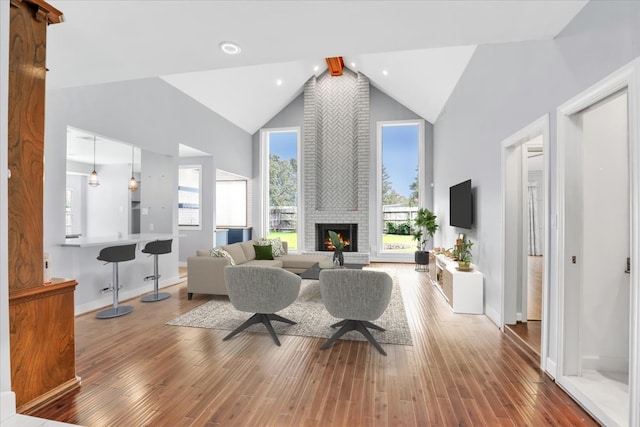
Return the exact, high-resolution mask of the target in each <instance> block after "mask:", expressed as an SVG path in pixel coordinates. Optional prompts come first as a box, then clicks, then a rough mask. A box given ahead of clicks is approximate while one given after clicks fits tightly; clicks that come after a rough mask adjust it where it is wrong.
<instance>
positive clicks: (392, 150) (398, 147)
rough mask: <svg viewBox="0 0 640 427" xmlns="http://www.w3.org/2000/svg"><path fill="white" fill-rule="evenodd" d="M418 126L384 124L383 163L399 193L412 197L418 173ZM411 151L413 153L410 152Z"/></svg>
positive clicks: (394, 187) (392, 184)
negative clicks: (412, 185) (410, 187)
mask: <svg viewBox="0 0 640 427" xmlns="http://www.w3.org/2000/svg"><path fill="white" fill-rule="evenodd" d="M418 128H419V127H418V126H417V125H415V124H411V125H394V126H382V164H383V165H384V168H385V169H386V171H387V173H388V174H389V181H390V182H391V186H392V187H393V189H394V190H396V191H397V192H398V193H399V194H401V195H403V196H405V197H410V196H411V190H410V189H409V186H410V185H411V184H413V182H414V181H415V179H416V175H417V173H418V169H417V168H418ZM408 153H411V154H408Z"/></svg>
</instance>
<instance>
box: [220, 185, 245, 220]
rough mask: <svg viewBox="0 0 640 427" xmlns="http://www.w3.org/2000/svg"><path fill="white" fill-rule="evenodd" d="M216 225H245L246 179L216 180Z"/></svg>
mask: <svg viewBox="0 0 640 427" xmlns="http://www.w3.org/2000/svg"><path fill="white" fill-rule="evenodd" d="M216 226H218V227H246V226H247V181H245V180H238V181H216Z"/></svg>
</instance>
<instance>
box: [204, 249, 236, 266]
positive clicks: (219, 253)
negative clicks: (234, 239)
mask: <svg viewBox="0 0 640 427" xmlns="http://www.w3.org/2000/svg"><path fill="white" fill-rule="evenodd" d="M209 255H211V256H212V257H215V258H227V259H228V260H229V264H231V265H236V262H235V261H234V260H233V257H232V256H231V254H229V252H227V251H225V250H224V249H218V248H213V249H211V250H210V251H209Z"/></svg>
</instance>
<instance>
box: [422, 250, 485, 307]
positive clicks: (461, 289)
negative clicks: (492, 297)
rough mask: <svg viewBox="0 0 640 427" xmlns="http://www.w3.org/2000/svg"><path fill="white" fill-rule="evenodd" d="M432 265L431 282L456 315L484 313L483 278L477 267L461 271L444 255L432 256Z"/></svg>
mask: <svg viewBox="0 0 640 427" xmlns="http://www.w3.org/2000/svg"><path fill="white" fill-rule="evenodd" d="M430 263H432V264H431V269H430V270H429V274H430V277H431V280H432V282H433V284H434V286H435V287H436V288H437V289H438V290H439V291H440V292H441V293H442V295H443V296H444V297H445V299H446V300H447V302H448V303H449V305H450V306H451V308H452V309H453V312H454V313H468V314H483V313H484V292H483V290H484V284H483V277H482V273H481V272H480V271H478V269H477V268H476V266H475V265H473V264H472V270H471V271H459V270H458V269H457V267H458V263H457V262H456V261H453V260H452V259H450V258H447V257H446V256H444V255H443V254H438V255H435V256H434V255H433V254H432V255H431V259H430Z"/></svg>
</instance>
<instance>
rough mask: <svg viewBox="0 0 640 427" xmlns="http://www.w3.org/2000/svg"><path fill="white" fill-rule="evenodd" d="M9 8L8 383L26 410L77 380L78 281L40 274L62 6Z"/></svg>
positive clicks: (24, 3)
mask: <svg viewBox="0 0 640 427" xmlns="http://www.w3.org/2000/svg"><path fill="white" fill-rule="evenodd" d="M10 10H11V16H10V28H9V37H10V42H9V43H10V44H9V126H8V135H9V147H8V166H9V170H10V172H11V177H10V179H9V182H8V199H9V203H8V211H9V212H8V220H9V231H8V240H9V271H8V276H9V322H10V325H9V328H10V345H11V351H10V353H11V385H12V389H13V391H14V392H15V393H16V402H17V405H18V411H19V412H24V411H26V410H28V409H29V408H31V407H33V406H34V405H36V404H37V403H39V402H42V401H44V400H46V399H47V398H50V397H53V396H55V395H57V394H59V393H61V392H64V391H66V390H69V389H70V388H73V387H76V386H77V385H78V379H77V378H76V375H75V344H74V343H75V336H74V335H75V332H74V321H75V318H74V299H73V293H74V290H75V286H76V282H75V281H74V280H61V281H58V283H55V284H53V285H51V286H44V279H43V186H44V185H43V177H44V108H45V78H46V71H47V70H46V46H47V43H46V36H47V25H49V24H53V23H58V22H62V13H61V12H60V11H59V10H57V9H55V8H54V7H52V6H51V5H49V4H47V3H46V2H44V1H42V0H11V8H10ZM60 226H61V227H62V226H63V224H61V225H60Z"/></svg>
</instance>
